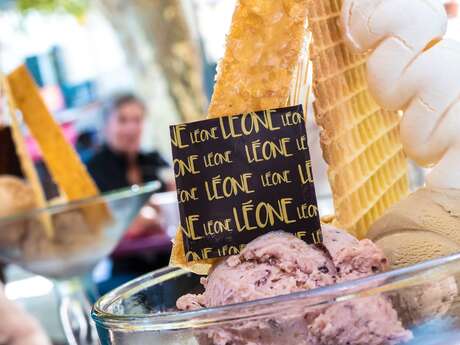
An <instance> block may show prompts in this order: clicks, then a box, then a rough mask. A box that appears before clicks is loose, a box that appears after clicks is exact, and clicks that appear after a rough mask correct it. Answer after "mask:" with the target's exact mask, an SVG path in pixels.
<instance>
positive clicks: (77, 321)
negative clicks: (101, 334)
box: [0, 182, 161, 345]
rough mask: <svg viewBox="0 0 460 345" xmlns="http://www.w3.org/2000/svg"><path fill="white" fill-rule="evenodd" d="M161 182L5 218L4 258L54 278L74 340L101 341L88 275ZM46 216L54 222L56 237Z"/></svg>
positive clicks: (0, 246)
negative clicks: (86, 280) (48, 229)
mask: <svg viewBox="0 0 460 345" xmlns="http://www.w3.org/2000/svg"><path fill="white" fill-rule="evenodd" d="M160 186H161V185H160V183H159V182H151V183H148V184H145V185H143V186H132V187H130V188H126V189H123V190H119V191H115V192H111V193H107V194H103V195H100V196H95V197H91V198H87V199H84V200H78V201H74V202H70V203H59V202H57V203H56V204H55V205H53V206H50V207H47V208H43V209H34V210H30V211H28V212H26V213H21V214H17V215H13V216H9V217H4V218H0V259H1V260H2V261H4V262H9V263H14V264H16V265H19V266H21V267H23V268H24V269H26V270H27V271H29V272H32V273H35V274H39V275H42V276H45V277H47V278H50V279H53V280H54V282H55V283H56V284H55V285H56V288H57V289H56V290H57V293H58V297H59V314H60V319H61V323H62V327H63V330H64V333H65V335H66V337H67V340H68V342H69V344H71V345H77V344H95V343H97V342H98V339H97V336H96V335H95V331H94V324H93V323H92V322H90V321H91V318H90V311H91V304H90V303H89V301H88V298H87V296H86V291H87V289H85V288H84V287H83V284H82V280H83V278H84V276H85V275H86V274H88V273H90V272H91V271H92V269H93V268H94V267H95V266H96V265H97V264H98V262H99V261H100V260H102V259H103V258H104V257H106V256H108V255H109V254H110V253H111V252H112V251H113V249H114V248H115V246H116V245H117V244H118V242H119V241H120V239H121V238H122V236H123V235H124V233H125V232H126V230H127V229H128V228H129V225H130V224H131V222H132V221H133V219H134V218H135V217H136V216H137V215H138V214H139V210H140V209H141V208H142V207H143V206H144V205H145V203H146V202H147V201H148V200H149V198H150V197H151V195H152V193H154V192H155V191H158V190H159V188H160ZM44 219H48V220H50V221H51V224H52V225H53V235H52V236H49V235H47V232H46V230H45V225H44V224H46V223H45V222H44ZM87 285H88V284H87ZM89 287H90V286H89ZM31 288H33V287H31ZM86 288H88V286H87V287H86Z"/></svg>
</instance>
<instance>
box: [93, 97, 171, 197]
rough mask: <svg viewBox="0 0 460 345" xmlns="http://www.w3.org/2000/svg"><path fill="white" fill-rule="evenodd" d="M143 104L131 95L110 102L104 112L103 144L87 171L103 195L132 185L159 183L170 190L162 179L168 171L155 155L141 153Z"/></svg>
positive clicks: (157, 155) (161, 159)
mask: <svg viewBox="0 0 460 345" xmlns="http://www.w3.org/2000/svg"><path fill="white" fill-rule="evenodd" d="M146 111H147V109H146V106H145V104H144V102H143V101H142V100H141V99H140V98H139V97H137V96H135V95H134V94H129V93H127V94H122V95H119V96H116V97H114V98H113V99H112V100H110V101H109V102H108V104H107V106H106V109H105V110H104V125H105V126H106V127H105V129H104V131H105V133H104V134H105V142H104V144H103V145H102V147H101V149H100V150H99V151H98V152H97V153H96V154H95V155H94V157H93V158H92V159H90V160H89V162H88V170H89V172H90V173H91V175H92V176H93V178H94V180H95V182H96V184H97V185H98V187H99V189H100V190H101V191H102V192H107V191H111V190H115V189H120V188H125V187H128V186H131V185H133V184H142V183H146V182H149V181H154V180H156V181H160V182H161V183H162V190H163V191H164V190H167V189H171V188H173V186H172V184H171V181H163V180H162V179H161V172H162V170H164V169H166V168H169V166H168V164H167V163H166V161H165V160H164V159H163V158H162V157H161V155H160V154H159V153H158V152H157V151H153V152H148V153H145V152H141V149H140V144H141V136H142V131H143V128H144V120H145V117H146Z"/></svg>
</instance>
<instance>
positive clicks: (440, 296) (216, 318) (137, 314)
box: [92, 253, 460, 345]
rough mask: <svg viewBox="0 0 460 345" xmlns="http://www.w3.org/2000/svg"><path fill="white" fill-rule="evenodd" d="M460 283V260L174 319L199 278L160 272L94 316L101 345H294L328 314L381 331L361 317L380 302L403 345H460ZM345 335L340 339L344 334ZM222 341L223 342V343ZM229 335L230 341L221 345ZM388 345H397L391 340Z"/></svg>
mask: <svg viewBox="0 0 460 345" xmlns="http://www.w3.org/2000/svg"><path fill="white" fill-rule="evenodd" d="M459 278H460V253H459V254H455V255H452V256H448V257H444V258H440V259H436V260H432V261H427V262H424V263H420V264H417V265H414V266H411V267H408V268H402V269H397V270H393V271H389V272H385V273H380V274H376V275H373V276H370V277H367V278H363V279H359V280H354V281H349V282H346V283H342V284H337V285H333V286H328V287H325V288H319V289H314V290H310V291H305V292H298V293H293V294H289V295H284V296H278V297H273V298H268V299H263V300H257V301H252V302H247V303H241V304H234V305H229V306H223V307H217V308H209V309H200V310H196V311H186V312H179V311H177V309H176V308H175V302H176V300H177V299H178V298H179V297H180V296H182V295H184V294H187V293H199V292H200V291H202V287H201V285H200V278H199V277H198V276H196V275H194V274H192V273H189V272H186V271H183V270H181V269H177V268H165V269H162V270H160V271H157V272H153V273H150V274H147V275H145V276H143V277H141V278H138V279H136V280H134V281H132V282H130V283H127V284H125V285H124V286H121V287H120V288H118V289H116V290H114V291H112V292H111V293H109V294H107V295H106V296H104V297H102V298H101V299H99V301H97V303H96V304H95V305H94V307H93V313H92V316H93V319H94V320H95V321H96V325H97V329H98V333H99V337H100V339H101V342H102V344H103V345H109V344H113V345H122V344H130V345H135V344H162V345H197V344H200V345H204V344H206V345H223V344H226V345H246V344H247V345H249V344H250V345H259V344H264V345H278V344H283V345H291V344H292V345H294V343H293V342H292V341H290V340H289V339H290V338H289V337H291V334H292V332H299V327H300V328H302V327H305V328H307V327H308V325H309V323H310V322H311V318H310V317H311V316H312V315H313V318H314V316H315V315H318V314H321V313H324V312H325V311H327V310H329V311H331V312H332V313H333V312H334V308H337V309H335V310H338V311H340V310H341V308H342V309H343V308H345V309H349V310H351V313H350V314H349V315H350V317H349V320H346V321H347V322H350V323H359V322H361V321H363V320H365V321H366V323H372V322H377V328H378V327H379V325H380V324H379V322H380V321H381V320H380V321H379V318H381V317H382V315H371V316H370V317H371V319H370V320H369V319H368V320H366V317H367V318H369V315H361V314H360V313H363V314H364V313H368V312H371V311H369V310H370V309H369V310H368V311H366V312H363V310H367V309H366V307H365V305H366V304H368V305H371V304H372V303H375V302H376V301H377V300H378V299H382V298H384V299H386V300H388V301H390V303H391V304H392V306H393V308H394V310H395V311H396V312H397V315H398V318H399V319H400V320H401V322H402V323H403V325H404V327H405V328H406V329H408V330H410V331H411V332H412V339H411V340H409V341H408V342H407V344H417V345H438V344H439V345H441V344H442V345H450V344H452V345H453V344H460V303H459V289H458V287H457V282H458V279H459ZM357 305H361V306H363V305H364V309H363V308H362V307H361V308H354V307H356V306H357ZM353 310H354V312H353ZM374 316H375V317H374ZM372 318H374V320H372ZM309 320H310V321H309ZM345 324H346V322H345ZM345 328H346V327H345ZM345 328H344V329H343V330H339V331H340V332H346V329H345ZM327 331H328V325H327V323H326V324H324V332H327ZM289 332H291V334H289ZM302 332H304V330H300V333H302ZM221 333H222V334H226V335H227V337H226V338H224V337H222V343H220V342H219V334H221ZM229 334H230V335H231V337H232V336H234V340H233V341H228V340H225V341H224V340H223V339H229V338H228V335H229ZM211 335H212V336H211ZM231 337H230V339H231ZM211 339H213V340H211ZM257 339H259V340H257ZM305 343H306V342H305ZM388 343H389V344H394V343H395V342H394V340H393V341H391V339H390V340H389V342H388ZM298 344H304V343H303V342H302V341H299V342H296V345H298ZM306 344H308V343H306ZM320 344H322V343H320ZM324 344H336V343H335V342H324ZM360 344H361V343H360ZM363 344H368V345H371V344H370V343H367V342H365V343H363Z"/></svg>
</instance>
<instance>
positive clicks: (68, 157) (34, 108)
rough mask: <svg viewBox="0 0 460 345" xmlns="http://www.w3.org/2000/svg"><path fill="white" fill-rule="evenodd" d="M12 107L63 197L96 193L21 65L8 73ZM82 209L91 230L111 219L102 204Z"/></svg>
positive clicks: (74, 198) (71, 198)
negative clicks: (39, 152)
mask: <svg viewBox="0 0 460 345" xmlns="http://www.w3.org/2000/svg"><path fill="white" fill-rule="evenodd" d="M7 80H8V85H9V87H10V90H11V94H12V95H13V99H14V102H15V106H16V107H17V108H18V109H19V110H20V111H21V112H22V116H23V119H24V122H25V124H26V125H27V127H28V128H29V130H30V132H31V133H32V135H33V136H34V138H35V140H36V141H37V143H38V145H39V146H40V149H41V151H42V154H43V159H44V161H45V163H46V166H47V167H48V169H49V171H50V173H51V176H52V177H53V180H54V181H55V182H56V184H57V185H58V187H59V190H60V192H61V193H62V194H63V196H65V198H66V200H68V201H73V200H80V199H84V198H88V197H92V196H97V195H99V190H98V188H97V186H96V184H95V183H94V181H93V179H92V178H91V176H90V175H89V173H88V171H87V170H86V167H85V166H84V165H83V163H82V162H81V160H80V158H79V157H78V155H77V153H76V152H75V150H74V149H73V147H72V146H71V145H70V144H69V143H68V142H67V140H66V139H65V137H64V135H63V133H62V131H61V128H60V126H59V125H58V124H57V123H56V121H55V120H54V118H53V116H52V115H51V114H50V112H49V111H48V109H47V107H46V105H45V103H44V101H43V99H42V97H41V96H40V93H39V91H38V88H37V86H36V84H35V82H34V80H33V79H32V77H31V76H30V74H29V72H28V70H27V68H26V67H25V66H24V65H22V66H20V67H18V68H17V69H15V70H14V71H13V72H12V73H10V74H9V75H8V76H7ZM83 212H84V214H85V217H86V219H87V221H88V223H89V224H91V228H92V229H95V230H97V229H100V227H101V225H102V224H103V223H105V222H106V221H108V219H110V213H109V211H108V209H107V206H106V205H105V204H104V203H101V202H96V203H95V204H94V205H91V206H86V207H84V208H83Z"/></svg>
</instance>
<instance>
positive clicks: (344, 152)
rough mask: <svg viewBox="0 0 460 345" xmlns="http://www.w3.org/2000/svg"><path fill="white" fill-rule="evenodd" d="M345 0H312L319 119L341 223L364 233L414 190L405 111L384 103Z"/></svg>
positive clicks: (315, 80)
mask: <svg viewBox="0 0 460 345" xmlns="http://www.w3.org/2000/svg"><path fill="white" fill-rule="evenodd" d="M341 6H342V0H308V11H309V27H310V30H311V32H312V34H313V39H312V46H311V57H312V65H313V82H314V84H313V91H314V93H315V96H316V101H315V104H314V106H315V113H316V121H317V123H318V125H319V126H320V127H322V133H321V144H322V148H323V154H324V158H325V160H326V162H327V163H328V164H329V170H328V174H329V180H330V184H331V188H332V193H333V198H334V206H335V211H336V221H337V223H338V224H339V225H340V226H342V227H344V228H345V229H347V230H348V231H350V232H351V233H353V234H354V235H356V236H358V237H360V238H362V237H364V236H366V233H367V230H368V229H369V226H370V225H371V224H372V223H373V222H374V221H375V220H376V219H377V218H378V217H380V216H381V215H382V213H383V212H384V210H385V209H387V208H388V207H389V206H391V205H392V204H394V203H396V202H397V201H398V200H400V199H401V198H402V197H404V196H405V195H407V193H408V191H409V185H408V173H407V162H406V159H405V156H404V153H403V149H402V144H401V141H400V138H399V121H400V116H399V115H398V113H397V112H391V111H386V110H383V109H382V108H380V107H379V106H378V105H377V103H376V102H375V101H374V99H373V98H372V96H371V94H370V92H369V90H368V85H367V80H366V67H365V64H366V61H367V57H366V56H364V55H355V54H353V53H352V52H351V51H350V50H349V49H348V48H347V46H346V44H345V42H344V37H343V36H342V34H341V31H340V28H339V24H338V23H339V16H340V10H341Z"/></svg>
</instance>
